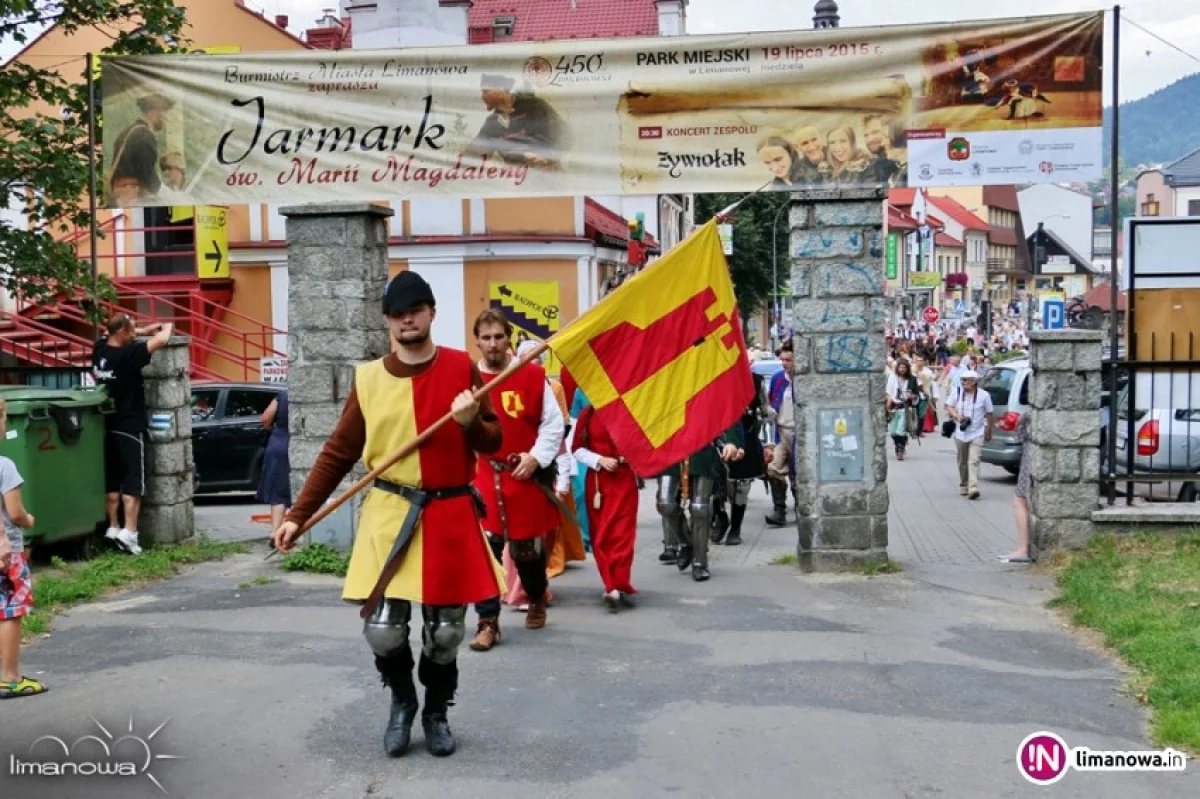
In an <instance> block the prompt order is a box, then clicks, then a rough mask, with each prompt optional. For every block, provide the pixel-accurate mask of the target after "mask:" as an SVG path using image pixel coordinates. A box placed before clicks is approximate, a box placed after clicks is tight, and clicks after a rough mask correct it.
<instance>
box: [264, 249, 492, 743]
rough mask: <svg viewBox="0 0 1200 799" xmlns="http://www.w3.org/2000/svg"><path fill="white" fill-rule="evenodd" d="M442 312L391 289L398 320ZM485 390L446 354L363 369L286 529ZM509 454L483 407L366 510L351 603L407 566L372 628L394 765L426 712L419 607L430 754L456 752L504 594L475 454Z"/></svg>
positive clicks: (346, 595)
mask: <svg viewBox="0 0 1200 799" xmlns="http://www.w3.org/2000/svg"><path fill="white" fill-rule="evenodd" d="M433 304H434V298H433V292H432V290H431V289H430V287H429V284H428V283H426V282H425V281H424V280H423V279H422V278H421V277H420V276H419V275H417V274H416V273H415V272H411V271H408V272H402V273H400V275H398V276H397V277H396V278H395V279H394V280H393V281H392V282H391V284H390V285H389V286H388V290H387V292H386V294H385V297H384V302H383V307H384V312H385V313H393V314H394V313H401V312H403V311H405V310H407V309H411V308H413V307H419V306H421V305H429V306H431V307H432V306H433ZM482 385H483V379H482V377H481V376H480V374H479V372H478V370H477V369H476V368H475V366H474V365H473V364H472V363H471V359H470V356H469V355H468V354H467V353H465V352H463V351H461V350H454V349H449V348H447V347H439V348H437V350H436V351H435V354H434V356H433V357H432V358H430V359H429V360H428V361H426V362H424V363H420V364H409V363H404V362H403V361H401V360H400V358H399V357H398V356H397V355H396V354H395V353H391V354H389V355H386V356H385V357H383V358H382V359H379V360H376V361H371V362H370V363H366V364H363V365H362V366H359V367H358V368H357V369H356V372H355V381H354V387H353V388H352V389H351V391H350V396H349V397H348V398H347V399H346V406H345V408H344V409H343V411H342V416H341V419H340V420H339V421H338V425H337V428H336V429H335V430H334V433H333V435H332V436H331V437H330V438H329V440H328V441H327V442H326V443H325V446H324V447H323V448H322V450H321V453H320V455H319V456H318V457H317V459H316V462H315V463H314V464H313V469H312V473H311V474H310V475H309V477H308V479H307V480H306V481H305V484H304V489H303V490H302V491H301V492H300V496H299V497H298V498H297V500H296V504H295V505H294V506H293V507H292V509H291V511H290V512H289V513H288V515H287V520H288V521H290V522H293V523H295V524H297V525H301V526H303V524H304V523H305V522H307V521H308V519H309V518H311V517H312V516H313V514H315V513H316V512H317V510H318V509H319V508H320V507H321V505H322V504H323V503H324V502H325V500H326V499H327V498H328V497H329V496H330V495H331V494H332V493H333V492H334V491H335V490H336V488H337V486H338V484H339V483H340V482H341V481H342V479H343V478H344V477H345V476H346V475H347V474H349V472H350V470H351V469H352V468H353V467H354V464H355V463H356V462H357V461H358V460H359V459H360V458H361V459H362V461H363V463H364V464H365V465H366V466H367V468H368V469H371V468H374V467H375V466H377V465H378V464H380V463H381V462H383V461H384V460H385V459H387V458H388V457H389V456H390V455H392V453H394V452H396V451H397V450H399V449H400V448H401V447H402V446H403V445H404V444H406V443H408V442H409V441H411V440H412V439H414V438H415V437H417V436H418V435H420V434H421V433H422V432H423V431H425V430H426V429H428V428H429V427H431V426H432V424H433V423H434V422H435V421H436V420H438V419H439V418H440V417H442V416H443V415H444V414H445V413H446V412H447V411H448V410H450V408H451V406H452V403H453V401H454V399H455V397H457V396H458V395H459V394H460V393H461V392H463V391H465V390H469V389H472V388H478V387H480V386H482ZM500 444H501V431H500V426H499V424H498V423H497V420H496V414H495V412H494V411H493V410H492V407H491V404H490V402H489V401H488V400H487V398H486V397H484V398H483V399H481V400H480V402H479V411H478V413H477V414H476V416H475V418H474V419H473V420H472V421H471V422H470V424H469V425H466V426H465V427H464V426H463V425H461V424H458V423H456V422H452V423H450V424H446V425H444V426H443V427H442V428H441V429H440V430H438V431H437V432H436V433H434V434H433V435H432V436H431V437H430V438H429V440H428V441H427V442H426V443H425V444H424V445H422V446H421V447H420V448H419V449H418V450H417V451H415V452H413V453H412V454H411V455H409V456H407V457H405V458H402V459H401V460H399V461H398V462H396V463H395V464H393V465H392V466H391V467H390V468H388V469H387V470H386V471H385V472H384V473H383V474H382V475H381V476H380V477H379V479H377V480H376V481H375V483H374V486H373V487H372V488H371V489H370V490H369V491H368V492H367V495H366V498H365V500H364V501H363V505H362V514H361V517H360V519H359V523H358V529H357V535H356V536H355V540H354V550H353V552H352V553H351V556H350V565H349V569H348V571H347V574H346V582H345V586H344V588H343V590H342V598H343V599H345V600H347V601H349V602H355V603H358V604H363V603H364V602H366V601H367V600H368V599H369V598H370V596H371V593H372V590H373V588H374V587H375V584H376V582H377V581H378V579H379V578H380V576H381V575H382V574H383V572H384V569H385V567H386V566H387V565H388V564H389V563H398V564H399V568H398V570H397V571H396V573H395V576H394V577H393V578H392V580H391V581H390V582H389V583H388V584H387V586H386V589H385V590H384V594H383V597H384V598H383V599H382V600H380V601H379V603H378V605H377V606H376V607H375V610H374V611H373V612H372V613H371V615H370V616H369V617H368V618H367V619H366V622H365V624H364V628H363V635H364V636H365V637H366V639H367V643H368V644H370V646H371V649H372V650H373V652H374V653H375V667H376V669H378V671H379V673H380V675H381V676H382V678H383V683H384V684H385V685H387V686H388V687H389V688H391V691H392V706H391V713H390V716H389V720H388V725H387V728H386V731H385V732H384V748H385V750H386V751H387V752H388V754H390V755H393V756H395V755H400V754H403V753H404V751H405V750H406V749H407V748H408V744H409V736H410V729H411V726H412V723H413V720H414V718H415V717H416V712H417V707H418V704H417V693H416V688H415V686H414V685H413V677H412V670H413V665H414V664H413V655H412V651H411V649H410V648H409V640H408V639H409V624H410V621H411V619H412V606H413V604H418V605H420V606H421V616H422V622H423V629H422V640H423V646H422V649H421V658H420V665H419V666H418V667H417V675H418V677H419V678H420V680H421V683H422V684H423V685H424V686H425V708H424V711H423V713H422V719H421V720H422V726H423V727H424V730H425V746H426V748H427V749H428V750H429V751H430V753H431V754H434V755H437V756H445V755H449V754H452V753H453V752H454V750H455V748H456V744H455V741H454V738H453V737H452V735H451V734H450V727H449V724H448V723H447V721H446V712H447V708H448V707H449V705H450V704H451V703H452V702H451V700H452V699H453V698H454V693H455V691H456V690H457V688H458V663H457V653H458V647H459V644H461V643H462V640H463V637H464V633H465V629H464V626H463V623H464V620H465V618H466V612H467V605H468V604H470V603H472V602H478V601H480V600H483V599H486V598H488V597H491V596H495V595H496V594H497V593H499V592H500V591H502V590H503V588H504V583H503V578H502V575H501V572H500V569H499V566H498V565H497V564H496V562H495V560H494V558H493V557H492V553H491V552H490V551H489V550H488V546H487V541H486V540H485V538H484V535H483V531H482V530H481V529H480V526H479V517H478V515H477V508H476V502H475V498H474V497H473V496H472V489H471V479H472V477H473V475H474V472H475V455H474V452H473V451H479V452H495V451H497V450H498V449H499V447H500Z"/></svg>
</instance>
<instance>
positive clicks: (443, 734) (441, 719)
mask: <svg viewBox="0 0 1200 799" xmlns="http://www.w3.org/2000/svg"><path fill="white" fill-rule="evenodd" d="M418 674H419V675H420V677H421V684H422V685H424V686H425V710H424V712H422V713H421V726H422V727H423V728H424V729H425V748H426V749H427V750H429V754H431V755H433V756H434V757H449V756H450V755H452V754H454V750H455V749H457V748H458V743H457V742H456V741H455V740H454V735H453V734H451V732H450V722H449V721H447V719H446V712H447V711H448V710H449V708H450V706H451V705H453V704H454V701H453V699H454V692H455V691H456V690H458V663H449V664H441V663H434V662H433V661H432V660H429V659H428V658H426V657H425V654H424V653H422V654H421V666H420V670H419V672H418Z"/></svg>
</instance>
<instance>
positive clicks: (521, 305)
mask: <svg viewBox="0 0 1200 799" xmlns="http://www.w3.org/2000/svg"><path fill="white" fill-rule="evenodd" d="M488 300H489V304H490V305H491V307H492V308H495V309H496V310H498V311H500V312H501V313H503V314H504V318H505V319H507V320H508V321H509V322H510V323H512V326H513V336H512V342H513V348H514V349H516V348H518V347H520V346H521V344H523V343H524V342H526V341H539V342H540V341H545V340H546V339H548V338H550V337H551V336H553V335H554V334H555V333H557V332H558V328H559V326H560V325H561V322H562V318H561V317H562V313H561V311H560V309H559V305H558V283H556V282H555V281H553V280H544V281H512V282H504V283H492V284H491V285H490V286H489V288H488ZM545 366H546V373H547V374H553V375H557V374H558V373H559V371H560V369H561V368H562V364H561V363H560V362H559V360H558V359H557V358H555V357H554V353H552V352H550V351H547V352H546V362H545Z"/></svg>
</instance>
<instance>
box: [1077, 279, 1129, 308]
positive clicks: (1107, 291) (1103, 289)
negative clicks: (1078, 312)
mask: <svg viewBox="0 0 1200 799" xmlns="http://www.w3.org/2000/svg"><path fill="white" fill-rule="evenodd" d="M1083 304H1084V305H1095V306H1098V307H1099V308H1100V310H1102V311H1108V310H1111V309H1112V286H1110V285H1108V284H1102V285H1099V286H1096V287H1095V288H1094V289H1092V290H1091V291H1089V292H1088V293H1087V294H1084V295H1083ZM1125 308H1126V304H1125V292H1123V291H1118V292H1117V310H1118V311H1124V310H1125Z"/></svg>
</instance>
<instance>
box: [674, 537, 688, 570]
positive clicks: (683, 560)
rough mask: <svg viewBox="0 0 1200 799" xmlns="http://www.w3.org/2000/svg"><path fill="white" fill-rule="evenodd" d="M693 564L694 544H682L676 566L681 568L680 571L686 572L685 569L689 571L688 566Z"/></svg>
mask: <svg viewBox="0 0 1200 799" xmlns="http://www.w3.org/2000/svg"><path fill="white" fill-rule="evenodd" d="M691 565H692V545H691V544H680V545H679V557H678V558H676V560H675V566H676V567H677V568H678V569H679V571H681V572H684V571H687V568H688V566H691Z"/></svg>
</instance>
